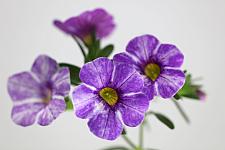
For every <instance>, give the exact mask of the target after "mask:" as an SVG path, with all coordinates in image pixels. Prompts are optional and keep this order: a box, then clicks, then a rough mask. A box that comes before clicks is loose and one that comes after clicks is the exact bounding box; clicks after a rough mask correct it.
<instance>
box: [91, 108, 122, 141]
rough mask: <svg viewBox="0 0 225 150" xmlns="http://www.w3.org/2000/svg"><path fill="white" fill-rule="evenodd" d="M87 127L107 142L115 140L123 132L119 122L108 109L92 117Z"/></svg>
mask: <svg viewBox="0 0 225 150" xmlns="http://www.w3.org/2000/svg"><path fill="white" fill-rule="evenodd" d="M88 126H89V128H90V130H91V132H92V133H94V134H95V135H96V136H98V137H100V138H103V139H107V140H115V139H116V138H117V137H118V136H119V135H120V134H121V133H122V131H123V126H122V123H121V121H120V120H119V118H118V117H117V115H116V114H115V112H114V111H113V110H111V109H110V108H109V107H107V108H105V110H104V111H101V112H99V114H97V115H95V116H93V118H91V119H90V120H89V121H88Z"/></svg>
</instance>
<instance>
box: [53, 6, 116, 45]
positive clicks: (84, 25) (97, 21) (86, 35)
mask: <svg viewBox="0 0 225 150" xmlns="http://www.w3.org/2000/svg"><path fill="white" fill-rule="evenodd" d="M54 24H55V26H57V27H58V28H59V29H60V30H62V31H63V32H65V33H67V34H69V35H72V36H77V37H79V38H80V39H81V40H83V41H84V42H85V43H86V44H90V43H91V42H92V34H95V35H96V38H97V39H102V38H104V37H106V36H108V35H109V34H110V33H111V32H112V31H113V29H114V28H115V23H114V21H113V17H112V16H111V15H110V14H108V13H107V12H106V11H105V10H104V9H101V8H99V9H95V10H92V11H85V12H83V13H82V14H80V15H79V16H76V17H72V18H69V19H67V20H66V21H65V22H61V21H59V20H55V21H54Z"/></svg>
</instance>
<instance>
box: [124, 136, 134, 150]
mask: <svg viewBox="0 0 225 150" xmlns="http://www.w3.org/2000/svg"><path fill="white" fill-rule="evenodd" d="M122 138H123V139H124V140H125V141H126V142H127V144H129V145H130V146H131V147H132V148H134V149H136V148H137V147H136V146H135V144H134V143H133V142H132V141H131V140H130V139H129V138H128V137H127V136H126V135H124V134H123V135H122Z"/></svg>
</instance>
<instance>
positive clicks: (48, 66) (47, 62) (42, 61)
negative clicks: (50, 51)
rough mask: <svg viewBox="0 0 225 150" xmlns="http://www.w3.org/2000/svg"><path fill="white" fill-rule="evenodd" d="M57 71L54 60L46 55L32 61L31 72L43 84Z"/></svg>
mask: <svg viewBox="0 0 225 150" xmlns="http://www.w3.org/2000/svg"><path fill="white" fill-rule="evenodd" d="M57 69H58V64H57V62H56V61H55V60H54V59H52V58H50V57H48V56H46V55H40V56H38V57H37V58H36V60H35V61H34V64H33V66H32V69H31V70H32V72H33V73H35V74H36V75H37V76H38V77H39V79H40V80H41V81H42V82H45V81H48V80H50V79H51V77H52V76H53V74H55V73H56V71H57Z"/></svg>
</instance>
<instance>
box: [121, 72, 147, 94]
mask: <svg viewBox="0 0 225 150" xmlns="http://www.w3.org/2000/svg"><path fill="white" fill-rule="evenodd" d="M143 87H144V78H143V76H142V75H140V74H139V73H138V72H135V73H134V74H132V75H131V76H130V77H129V78H128V79H127V80H126V81H125V82H124V83H123V84H122V85H120V87H119V89H118V90H119V91H120V92H121V93H123V94H125V93H135V92H140V91H141V90H142V88H143Z"/></svg>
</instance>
